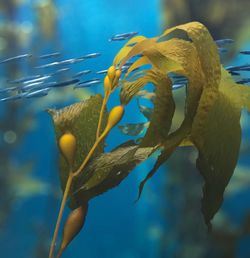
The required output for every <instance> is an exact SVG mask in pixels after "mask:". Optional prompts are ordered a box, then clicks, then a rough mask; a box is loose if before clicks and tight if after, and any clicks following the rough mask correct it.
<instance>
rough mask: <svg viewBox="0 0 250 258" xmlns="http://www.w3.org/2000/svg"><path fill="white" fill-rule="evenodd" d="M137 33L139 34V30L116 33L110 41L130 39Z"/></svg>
mask: <svg viewBox="0 0 250 258" xmlns="http://www.w3.org/2000/svg"><path fill="white" fill-rule="evenodd" d="M137 34H138V32H127V33H122V34H116V35H114V36H112V37H111V38H110V39H109V41H110V42H111V41H122V40H126V39H130V38H132V37H134V36H135V35H137Z"/></svg>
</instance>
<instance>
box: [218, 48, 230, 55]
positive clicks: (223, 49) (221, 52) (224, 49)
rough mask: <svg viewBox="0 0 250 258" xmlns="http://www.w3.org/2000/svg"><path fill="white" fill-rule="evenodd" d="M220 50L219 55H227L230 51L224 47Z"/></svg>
mask: <svg viewBox="0 0 250 258" xmlns="http://www.w3.org/2000/svg"><path fill="white" fill-rule="evenodd" d="M218 50H219V53H220V54H224V53H227V52H228V49H226V48H224V47H219V48H218Z"/></svg>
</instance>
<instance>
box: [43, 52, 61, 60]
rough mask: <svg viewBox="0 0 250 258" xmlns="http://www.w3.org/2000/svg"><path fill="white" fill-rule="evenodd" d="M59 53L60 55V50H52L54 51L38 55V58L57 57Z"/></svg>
mask: <svg viewBox="0 0 250 258" xmlns="http://www.w3.org/2000/svg"><path fill="white" fill-rule="evenodd" d="M60 55H61V53H60V52H54V53H50V54H45V55H41V56H39V58H40V59H47V58H53V57H58V56H60Z"/></svg>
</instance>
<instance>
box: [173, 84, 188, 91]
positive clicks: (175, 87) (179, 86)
mask: <svg viewBox="0 0 250 258" xmlns="http://www.w3.org/2000/svg"><path fill="white" fill-rule="evenodd" d="M185 86H186V85H185V84H173V85H172V89H173V90H178V89H181V88H183V87H185Z"/></svg>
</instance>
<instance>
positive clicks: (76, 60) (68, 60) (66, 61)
mask: <svg viewBox="0 0 250 258" xmlns="http://www.w3.org/2000/svg"><path fill="white" fill-rule="evenodd" d="M83 60H84V58H70V59H66V60H62V61H58V62H52V63H48V64H44V65H39V66H36V67H35V68H36V69H40V68H48V67H53V66H58V65H67V64H76V63H79V62H82V61H83Z"/></svg>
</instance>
